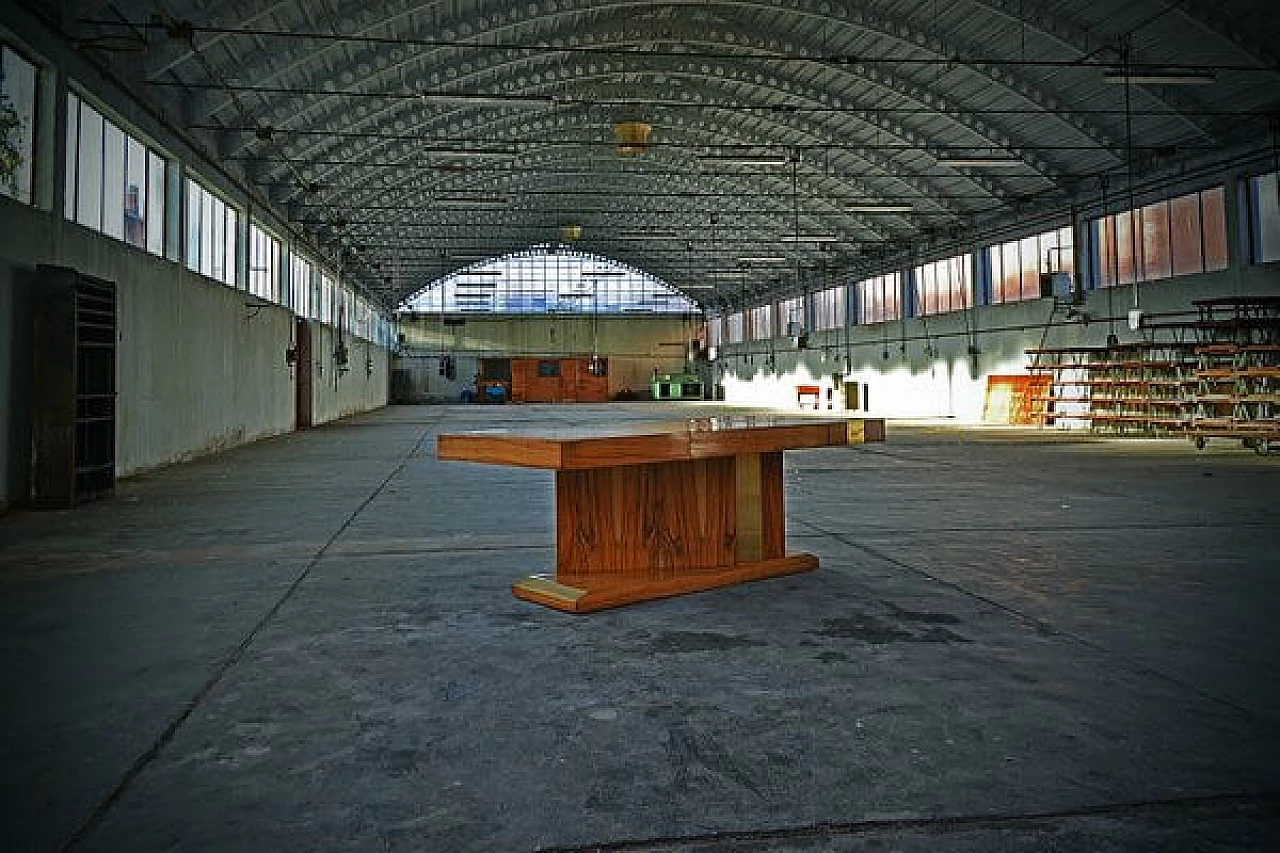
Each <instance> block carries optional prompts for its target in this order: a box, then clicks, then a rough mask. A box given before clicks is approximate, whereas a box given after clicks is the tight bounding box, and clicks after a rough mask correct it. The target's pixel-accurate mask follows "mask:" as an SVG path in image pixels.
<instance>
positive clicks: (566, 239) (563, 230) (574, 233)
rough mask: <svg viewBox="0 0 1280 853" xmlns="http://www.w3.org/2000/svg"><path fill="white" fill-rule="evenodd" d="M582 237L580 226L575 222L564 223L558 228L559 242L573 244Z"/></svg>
mask: <svg viewBox="0 0 1280 853" xmlns="http://www.w3.org/2000/svg"><path fill="white" fill-rule="evenodd" d="M581 236H582V226H581V225H579V224H577V223H576V222H566V223H564V224H563V225H561V226H560V241H561V242H562V243H573V242H576V241H577V240H578V238H580V237H581Z"/></svg>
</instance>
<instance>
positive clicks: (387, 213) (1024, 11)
mask: <svg viewBox="0 0 1280 853" xmlns="http://www.w3.org/2000/svg"><path fill="white" fill-rule="evenodd" d="M60 5H62V6H63V7H64V9H65V10H66V11H65V17H64V18H63V19H62V20H61V21H60V23H58V25H59V26H60V27H61V28H62V29H63V30H64V32H65V33H66V34H67V35H68V37H69V38H71V39H73V41H74V43H77V44H80V45H82V46H84V47H82V49H84V50H88V51H94V52H96V54H97V55H98V56H97V58H98V59H99V61H101V62H103V63H105V64H107V65H108V66H110V67H111V68H112V70H113V73H115V74H116V75H117V76H119V77H121V78H122V79H124V80H125V81H126V82H128V83H130V84H131V85H132V87H133V88H134V90H135V91H138V92H140V93H141V95H142V97H144V98H146V99H147V100H149V101H151V102H153V103H154V104H155V105H156V106H158V107H160V108H162V109H164V110H165V111H166V113H167V114H169V115H171V116H178V117H180V120H181V123H183V124H184V125H185V126H186V129H187V130H189V131H190V132H191V133H193V134H194V135H195V136H196V137H197V138H201V139H203V140H204V141H205V142H206V144H207V146H208V148H209V150H210V152H211V153H212V154H213V155H214V156H216V157H217V158H219V159H220V160H221V161H223V162H224V163H227V164H228V165H229V166H230V167H231V168H233V169H236V170H238V171H240V172H242V173H243V176H244V178H245V180H246V181H247V182H249V183H250V184H252V185H254V186H256V187H257V188H259V189H260V190H261V192H262V195H263V198H264V199H266V200H268V201H269V202H270V203H271V204H272V205H273V206H275V207H276V208H277V209H278V210H279V211H281V212H282V213H283V215H285V216H287V217H288V218H289V219H291V220H292V221H293V222H294V223H296V224H297V225H299V226H300V227H302V228H304V229H306V230H308V231H310V232H311V233H312V234H313V235H314V236H315V238H316V239H317V240H318V241H320V242H322V243H326V244H329V245H336V246H340V247H342V249H343V250H344V251H345V252H346V253H347V257H348V258H349V260H350V263H348V264H347V265H346V268H347V269H349V270H350V269H355V270H358V271H359V274H360V275H361V276H362V277H363V278H364V279H365V282H366V284H367V286H368V287H369V288H370V289H371V290H373V291H374V292H375V293H377V294H378V295H379V296H380V297H381V298H383V299H384V300H385V302H386V303H387V304H388V305H389V306H391V305H395V304H397V303H399V302H400V301H401V300H402V299H404V298H405V297H406V296H408V295H410V294H412V293H414V292H416V291H418V290H419V289H421V288H422V287H423V285H425V284H426V283H427V282H429V281H430V280H433V279H435V278H438V277H440V276H442V275H445V274H447V273H449V272H450V271H452V270H455V269H459V268H462V267H465V266H466V265H467V264H469V263H471V262H472V261H474V260H475V259H476V258H478V257H485V256H496V255H501V254H505V253H509V252H513V251H520V250H521V249H523V248H525V247H527V246H529V245H532V244H538V243H544V242H547V241H549V240H554V239H556V237H557V234H558V233H560V232H559V229H560V227H561V226H562V225H565V224H566V223H572V224H576V225H579V226H580V227H581V237H580V239H579V241H578V242H577V246H578V247H579V248H581V249H583V250H585V251H590V252H596V253H599V254H601V255H604V256H607V257H611V258H616V259H618V260H619V261H622V262H624V263H627V264H631V265H633V266H636V267H638V268H640V269H644V270H647V271H649V272H651V273H652V274H654V275H656V276H658V277H660V278H661V279H663V280H664V281H667V282H670V283H671V284H672V285H674V286H675V287H677V288H689V291H688V292H689V294H690V296H691V297H692V298H694V299H696V300H697V301H699V302H701V303H703V304H711V305H716V304H738V303H742V302H746V301H750V300H751V299H752V298H754V297H758V296H759V295H761V294H763V293H764V292H767V291H771V290H776V291H778V292H783V291H787V290H795V289H798V288H800V287H803V286H816V285H818V284H820V283H821V282H824V281H827V280H829V278H830V276H831V275H833V274H837V273H842V272H849V271H857V270H860V269H865V270H869V269H872V268H873V267H875V266H876V265H877V262H878V261H880V262H883V259H886V258H889V257H900V256H901V253H904V252H911V253H913V254H914V256H916V257H923V256H924V255H926V254H927V253H928V252H929V251H930V247H935V246H942V245H943V244H945V243H946V242H948V241H958V240H963V239H967V238H969V237H972V236H974V235H977V234H981V233H983V232H984V231H990V230H994V229H999V228H1001V227H1004V226H1013V225H1015V224H1016V223H1018V222H1022V221H1027V222H1030V221H1032V220H1039V221H1048V220H1050V219H1053V218H1055V217H1058V218H1060V219H1061V220H1065V219H1066V218H1067V216H1068V215H1069V211H1070V210H1071V209H1072V208H1073V207H1078V206H1081V205H1088V204H1090V203H1093V202H1096V201H1097V199H1098V197H1099V195H1100V192H1102V188H1103V187H1106V188H1108V189H1109V191H1110V193H1111V195H1112V197H1113V198H1119V197H1123V196H1124V195H1125V194H1127V193H1128V192H1130V190H1129V187H1130V186H1132V187H1133V188H1134V191H1136V190H1137V188H1138V187H1140V186H1141V187H1147V186H1153V185H1159V184H1160V183H1162V182H1168V183H1173V182H1175V181H1177V180H1180V179H1183V178H1185V177H1186V176H1188V175H1194V174H1195V173H1196V172H1197V170H1201V169H1218V168H1220V167H1221V166H1223V165H1224V164H1230V163H1234V162H1242V163H1243V162H1247V161H1248V158H1250V157H1257V156H1258V155H1259V154H1260V153H1265V152H1266V151H1268V150H1270V149H1272V148H1273V147H1274V146H1275V145H1276V140H1275V136H1276V133H1277V128H1276V121H1277V119H1276V115H1277V113H1278V112H1280V59H1278V57H1277V49H1276V48H1275V47H1274V45H1276V44H1278V43H1280V41H1278V40H1277V38H1278V37H1280V12H1278V11H1277V7H1276V6H1275V4H1274V3H1273V2H1271V0H1227V2H1217V3H1212V4H1211V3H1208V2H1206V0H1179V2H1168V0H1130V2H1126V3H1123V4H1118V3H1114V2H1103V1H1101V0H1094V1H1093V2H1085V0H1063V2H1053V3H1050V2H1044V0H956V1H955V2H938V0H876V2H858V3H852V2H834V0H784V2H757V1H756V0H720V2H715V0H676V2H653V3H648V2H639V3H636V2H598V0H527V2H521V3H512V2H506V0H503V2H483V0H437V2H423V0H362V1H361V0H342V2H338V0H323V2H303V0H282V2H248V0H244V2H214V0H156V2H155V3H153V4H148V7H147V8H148V9H154V10H158V11H155V12H154V13H150V12H149V13H143V12H141V11H138V10H137V9H135V8H134V7H133V6H131V5H130V4H120V3H118V2H65V3H63V4H60ZM121 39H133V40H135V41H137V42H140V43H143V44H145V51H144V52H143V53H142V54H141V55H139V54H138V53H136V52H120V51H111V50H104V49H103V46H106V45H112V44H118V43H119V42H120V40H121ZM95 45H97V46H96V47H95ZM620 121H641V122H645V123H648V124H649V125H650V126H651V128H652V132H651V135H650V137H649V145H648V147H647V150H645V151H644V152H643V153H642V154H640V155H639V156H621V155H620V154H619V153H618V151H617V150H616V148H615V143H616V139H615V132H614V125H615V123H617V122H620ZM747 161H752V162H747ZM761 255H764V256H771V257H784V258H786V259H787V260H788V266H786V267H782V268H779V267H777V266H772V265H770V266H762V267H759V268H756V267H753V266H751V265H750V264H749V263H745V264H744V262H742V261H740V259H741V258H744V257H751V256H761ZM744 268H745V270H744ZM780 269H781V271H780ZM730 271H733V272H734V274H728V273H730ZM716 274H718V275H716ZM707 284H713V285H715V287H714V288H713V289H710V290H705V289H700V288H699V289H696V290H695V289H694V288H695V287H698V286H705V285H707Z"/></svg>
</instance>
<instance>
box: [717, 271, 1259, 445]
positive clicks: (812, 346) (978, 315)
mask: <svg viewBox="0 0 1280 853" xmlns="http://www.w3.org/2000/svg"><path fill="white" fill-rule="evenodd" d="M1278 294H1280V264H1267V265H1263V266H1256V267H1237V268H1234V269H1232V270H1228V271H1226V272H1221V273H1210V274H1204V275H1195V276H1184V277H1179V278H1173V279H1166V280H1164V281H1160V282H1152V283H1149V284H1144V285H1142V287H1141V289H1140V291H1139V293H1138V303H1139V305H1140V306H1141V308H1142V309H1143V310H1144V311H1146V312H1148V313H1150V312H1165V311H1185V310H1190V309H1191V308H1192V307H1193V306H1192V302H1193V301H1194V300H1196V299H1204V298H1212V297H1217V296H1229V295H1278ZM1132 302H1133V290H1132V288H1131V287H1121V288H1117V289H1115V290H1113V291H1111V292H1110V293H1108V292H1107V291H1105V290H1104V291H1092V292H1090V293H1089V294H1088V295H1087V297H1086V300H1085V303H1084V304H1083V305H1081V306H1078V308H1077V312H1078V313H1077V315H1076V316H1074V317H1068V314H1067V311H1066V309H1065V307H1062V306H1059V307H1056V308H1055V305H1054V302H1053V300H1051V299H1034V300H1028V301H1025V302H1019V303H1015V304H1010V305H999V306H989V307H984V308H980V309H978V310H976V311H973V312H969V313H968V315H967V316H966V315H965V314H964V313H960V312H956V313H950V314H943V315H938V316H934V317H928V318H925V319H924V320H920V319H913V320H907V321H906V322H905V323H899V322H893V323H879V324H874V325H868V326H855V327H853V328H851V329H850V330H849V333H848V343H847V345H846V340H845V334H844V332H842V331H831V332H821V333H815V334H812V335H810V337H809V349H807V350H804V351H798V350H797V349H796V348H795V345H794V344H793V343H792V341H791V339H789V338H778V339H775V340H773V341H753V342H750V343H746V344H734V345H728V346H724V347H722V348H721V351H720V353H719V356H720V357H719V359H718V360H717V362H716V363H715V365H714V371H715V374H716V377H717V379H718V381H719V383H720V384H721V385H723V387H724V393H725V400H726V402H729V403H733V404H738V405H749V406H768V407H778V408H794V407H795V406H796V393H795V386H797V385H810V384H813V385H820V386H821V387H822V389H823V398H824V403H825V392H826V389H827V388H832V389H834V390H836V391H837V392H839V390H840V389H841V386H842V384H843V382H845V381H856V382H858V383H860V384H865V385H867V386H868V389H869V391H870V407H869V408H868V409H866V410H865V411H866V412H867V414H871V415H875V416H880V417H896V418H912V417H946V418H954V419H956V420H957V421H959V422H963V423H977V422H979V421H980V419H981V416H982V408H983V403H984V401H985V395H986V388H987V377H988V376H990V375H1019V376H1021V375H1026V374H1027V369H1026V368H1027V366H1028V365H1029V364H1030V358H1029V357H1028V356H1027V354H1026V350H1027V349H1033V348H1041V347H1064V346H1078V345H1102V344H1104V343H1105V342H1106V339H1107V335H1108V334H1109V333H1110V332H1112V331H1114V332H1115V333H1116V335H1117V337H1119V339H1120V340H1121V341H1136V340H1141V339H1142V337H1141V333H1140V332H1133V331H1130V329H1129V328H1128V318H1127V312H1128V309H1129V308H1130V307H1132ZM1108 318H1114V323H1112V322H1110V321H1109V319H1108ZM1086 320H1087V322H1086ZM966 322H967V323H968V325H969V331H968V332H966V328H965V327H966ZM970 341H973V342H974V343H975V344H976V346H977V348H978V350H979V352H978V353H977V355H976V356H975V355H971V354H970V353H969V352H968V348H969V343H970ZM926 346H927V347H928V348H929V350H930V351H929V352H926ZM770 356H772V367H771V366H770V360H771V359H770ZM846 356H847V359H848V363H847V365H846ZM836 397H837V399H839V394H838V393H837V395H836Z"/></svg>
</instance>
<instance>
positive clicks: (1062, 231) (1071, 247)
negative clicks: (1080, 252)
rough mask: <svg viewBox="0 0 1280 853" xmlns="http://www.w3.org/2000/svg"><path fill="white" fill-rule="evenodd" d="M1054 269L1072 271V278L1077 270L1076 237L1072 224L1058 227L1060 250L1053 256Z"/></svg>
mask: <svg viewBox="0 0 1280 853" xmlns="http://www.w3.org/2000/svg"><path fill="white" fill-rule="evenodd" d="M1053 261H1054V265H1053V266H1054V269H1055V270H1057V271H1058V272H1065V273H1070V274H1071V277H1072V279H1074V278H1075V272H1076V255H1075V237H1074V235H1073V234H1072V232H1071V226H1070V225H1068V226H1067V227H1066V228H1059V229H1058V251H1057V252H1055V253H1054V257H1053Z"/></svg>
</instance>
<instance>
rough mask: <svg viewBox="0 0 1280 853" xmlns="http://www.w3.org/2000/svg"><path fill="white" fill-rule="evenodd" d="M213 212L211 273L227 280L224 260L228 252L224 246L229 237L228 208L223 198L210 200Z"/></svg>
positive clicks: (210, 246) (214, 276) (210, 248)
mask: <svg viewBox="0 0 1280 853" xmlns="http://www.w3.org/2000/svg"><path fill="white" fill-rule="evenodd" d="M209 209H210V210H211V211H212V213H213V230H212V232H211V233H212V236H211V237H210V240H209V251H210V254H211V257H210V259H209V265H210V273H209V274H210V275H211V276H212V277H213V278H216V279H217V280H218V281H225V280H226V276H227V273H226V267H225V266H224V265H223V262H224V261H225V260H226V257H227V255H226V252H224V251H223V246H224V245H226V239H227V221H226V216H227V209H226V205H224V204H223V203H222V200H221V199H218V198H214V199H212V200H211V201H210V208H209Z"/></svg>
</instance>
